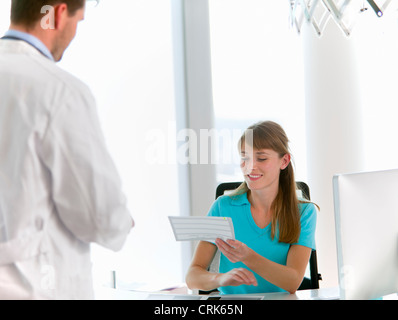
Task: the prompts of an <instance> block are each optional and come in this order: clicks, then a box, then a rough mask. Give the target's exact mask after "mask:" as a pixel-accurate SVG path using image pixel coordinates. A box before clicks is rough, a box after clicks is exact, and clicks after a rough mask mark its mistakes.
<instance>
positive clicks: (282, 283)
mask: <svg viewBox="0 0 398 320" xmlns="http://www.w3.org/2000/svg"><path fill="white" fill-rule="evenodd" d="M242 262H243V263H244V264H245V265H246V266H247V267H248V268H250V269H251V270H252V271H254V272H256V273H257V274H258V275H259V276H260V277H262V278H264V279H265V280H267V281H268V282H270V283H272V284H274V285H276V286H277V287H279V288H281V289H283V290H286V291H288V292H290V293H294V292H296V290H297V289H298V287H299V286H300V284H301V282H302V280H303V277H302V276H301V275H300V274H299V272H298V271H297V270H296V269H294V268H291V267H287V266H284V265H281V264H279V263H276V262H273V261H271V260H269V259H267V258H265V257H263V256H261V255H259V254H258V253H256V252H254V251H252V252H251V254H250V255H249V256H248V257H247V259H245V261H242Z"/></svg>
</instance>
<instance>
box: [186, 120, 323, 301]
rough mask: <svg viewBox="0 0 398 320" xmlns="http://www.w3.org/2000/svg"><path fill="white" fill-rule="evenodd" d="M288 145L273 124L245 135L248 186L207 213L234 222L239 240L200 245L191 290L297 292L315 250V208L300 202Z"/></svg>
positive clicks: (241, 145) (190, 279)
mask: <svg viewBox="0 0 398 320" xmlns="http://www.w3.org/2000/svg"><path fill="white" fill-rule="evenodd" d="M288 142H289V141H288V138H287V136H286V133H285V131H284V130H283V129H282V127H281V126H280V125H278V124H277V123H275V122H272V121H264V122H260V123H257V124H254V125H252V126H251V127H249V128H248V129H247V130H246V131H245V133H244V134H243V135H242V137H241V139H240V141H239V143H238V147H239V151H240V154H241V170H242V173H243V176H244V182H243V183H242V185H241V186H240V187H239V188H238V189H236V190H235V191H234V192H233V193H232V194H229V195H225V196H221V197H219V198H218V199H217V200H216V201H215V202H214V204H213V205H212V207H211V209H210V211H209V213H208V216H219V217H231V218H232V221H233V225H234V229H235V240H225V241H224V240H222V239H217V240H216V242H215V243H212V242H207V241H200V242H199V244H198V246H197V248H196V251H195V254H194V257H193V260H192V263H191V265H190V267H189V270H188V272H187V275H186V283H187V285H188V287H189V288H190V289H200V290H205V291H210V290H213V289H215V288H218V290H219V291H220V292H221V293H224V294H235V293H239V294H245V293H260V292H262V293H265V292H278V291H288V292H290V293H294V292H295V291H296V290H297V289H298V288H299V286H300V284H301V282H302V280H303V277H304V274H305V270H306V267H307V264H308V260H309V257H310V254H311V250H312V249H315V226H316V208H315V205H314V204H313V203H310V202H308V201H304V200H299V199H298V197H297V194H296V181H295V178H294V170H293V166H292V162H291V154H290V152H289V146H288ZM217 248H218V249H219V250H220V251H221V257H220V268H219V272H218V273H213V272H209V271H208V267H209V265H210V263H211V262H212V260H213V258H214V256H215V253H216V251H217Z"/></svg>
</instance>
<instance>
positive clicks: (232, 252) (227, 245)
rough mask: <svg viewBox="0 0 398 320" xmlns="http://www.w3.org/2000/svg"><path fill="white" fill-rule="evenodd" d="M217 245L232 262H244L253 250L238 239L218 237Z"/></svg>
mask: <svg viewBox="0 0 398 320" xmlns="http://www.w3.org/2000/svg"><path fill="white" fill-rule="evenodd" d="M216 245H217V247H218V249H220V251H221V252H222V253H223V254H224V255H225V256H226V257H227V258H228V259H229V261H231V262H234V263H235V262H244V261H245V260H246V259H247V258H248V257H249V255H250V253H251V252H252V250H251V249H250V248H249V247H248V246H246V245H245V244H244V243H243V242H240V241H238V240H231V239H228V240H226V241H224V240H222V239H220V238H217V239H216Z"/></svg>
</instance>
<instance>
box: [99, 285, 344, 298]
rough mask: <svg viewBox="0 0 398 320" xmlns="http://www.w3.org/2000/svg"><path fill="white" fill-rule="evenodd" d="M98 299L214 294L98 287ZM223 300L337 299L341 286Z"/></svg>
mask: <svg viewBox="0 0 398 320" xmlns="http://www.w3.org/2000/svg"><path fill="white" fill-rule="evenodd" d="M96 293H97V294H96V299H97V300H209V298H211V299H213V298H214V296H212V295H210V296H206V295H194V294H174V293H163V292H153V293H152V292H139V291H127V290H120V289H119V290H118V289H112V288H106V287H103V288H97V290H96ZM222 297H223V299H221V300H228V298H231V299H233V300H236V299H238V300H239V298H241V299H250V300H252V299H255V298H256V299H257V298H261V300H336V299H338V298H339V288H337V287H336V288H321V289H316V290H301V291H297V292H296V293H295V294H289V293H261V294H249V295H237V296H234V295H225V296H222Z"/></svg>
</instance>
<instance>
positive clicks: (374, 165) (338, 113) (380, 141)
mask: <svg viewBox="0 0 398 320" xmlns="http://www.w3.org/2000/svg"><path fill="white" fill-rule="evenodd" d="M357 19H358V21H357V24H356V26H355V27H354V29H353V32H352V34H351V36H350V37H349V38H347V37H346V36H345V35H344V34H343V32H342V31H341V30H340V29H339V28H338V27H337V25H336V24H335V22H334V21H332V20H331V21H330V22H329V24H328V25H327V27H326V29H325V31H324V32H323V35H322V37H318V36H317V35H315V32H314V30H313V29H312V28H311V27H310V26H308V25H305V26H304V27H303V30H302V37H303V44H304V65H305V87H306V90H305V92H306V119H307V121H306V126H307V148H308V153H307V159H308V160H307V163H308V181H309V184H310V186H311V190H312V192H311V193H312V199H313V201H315V202H316V203H318V204H319V205H320V207H321V211H320V214H319V220H318V225H317V247H318V264H319V271H320V272H321V273H322V275H323V278H324V281H322V282H321V286H324V287H329V286H337V285H338V276H337V256H336V242H335V221H334V207H333V191H332V177H333V175H334V174H338V173H347V172H360V171H372V170H382V169H390V168H397V167H398V148H397V147H396V137H397V136H398V128H397V126H396V118H397V115H398V113H397V106H398V101H397V97H396V94H395V92H396V88H395V87H396V81H395V80H394V78H395V77H396V75H397V74H398V63H397V62H396V57H397V54H398V41H397V39H398V24H397V19H396V17H395V18H394V17H393V16H392V17H388V15H387V14H386V16H385V17H383V19H379V18H376V16H375V15H374V13H373V11H372V10H368V11H367V12H366V13H365V14H362V15H361V16H358V17H357ZM375 214H377V213H375ZM375 218H376V217H375ZM376 219H377V218H376ZM353 241H360V239H353Z"/></svg>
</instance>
